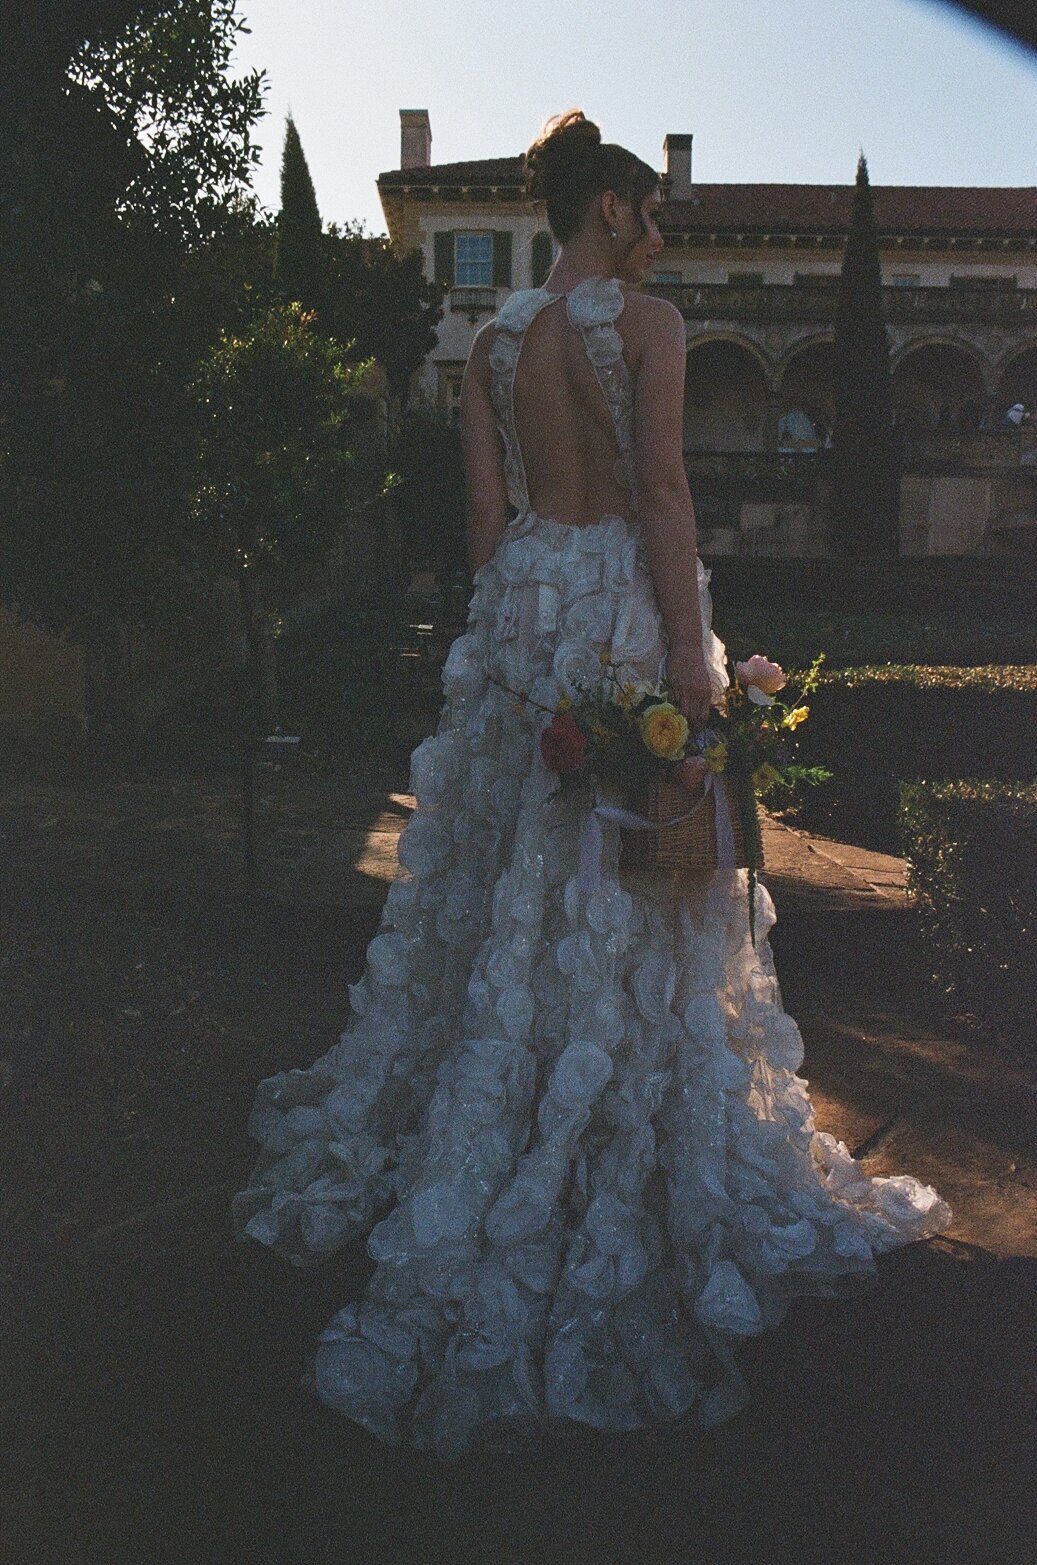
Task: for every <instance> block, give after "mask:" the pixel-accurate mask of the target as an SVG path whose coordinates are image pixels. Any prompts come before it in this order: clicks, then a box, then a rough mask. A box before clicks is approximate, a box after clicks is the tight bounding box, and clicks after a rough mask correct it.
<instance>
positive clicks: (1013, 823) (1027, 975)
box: [899, 778, 1037, 1044]
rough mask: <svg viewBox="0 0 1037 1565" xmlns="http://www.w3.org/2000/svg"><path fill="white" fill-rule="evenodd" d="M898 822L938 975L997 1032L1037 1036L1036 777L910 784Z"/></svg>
mask: <svg viewBox="0 0 1037 1565" xmlns="http://www.w3.org/2000/svg"><path fill="white" fill-rule="evenodd" d="M899 826H900V832H901V840H902V846H903V851H904V853H905V855H906V857H907V861H908V884H909V887H910V889H911V891H912V892H913V894H914V896H915V898H916V899H917V906H918V909H919V923H920V931H919V932H920V935H921V938H922V941H923V945H924V949H925V951H926V953H927V956H928V961H929V967H930V972H931V974H932V977H933V979H934V980H935V982H937V983H938V984H939V986H940V987H941V988H942V989H943V991H944V992H945V994H947V995H948V996H951V997H953V999H954V1000H955V1001H956V1002H957V1003H959V1004H960V1005H962V1006H964V1007H965V1008H967V1009H968V1010H970V1011H972V1012H974V1013H975V1014H976V1015H977V1016H978V1017H979V1018H980V1019H981V1020H982V1021H983V1022H985V1023H986V1024H988V1025H990V1026H992V1027H994V1028H995V1029H996V1030H997V1031H1002V1032H1004V1031H1009V1032H1011V1033H1012V1034H1014V1035H1015V1037H1016V1038H1018V1039H1019V1040H1021V1041H1023V1042H1026V1043H1029V1044H1034V1043H1035V1042H1037V960H1035V956H1037V941H1035V935H1037V783H1033V782H1028V783H1013V782H1001V781H997V780H992V779H989V778H963V779H959V780H957V781H953V782H941V783H931V782H906V783H903V784H902V785H901V788H900V809H899Z"/></svg>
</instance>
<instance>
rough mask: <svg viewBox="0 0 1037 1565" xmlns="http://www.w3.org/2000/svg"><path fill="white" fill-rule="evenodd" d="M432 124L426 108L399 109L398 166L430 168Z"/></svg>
mask: <svg viewBox="0 0 1037 1565" xmlns="http://www.w3.org/2000/svg"><path fill="white" fill-rule="evenodd" d="M431 165H432V126H431V125H430V124H429V117H428V109H401V110H400V167H401V168H430V167H431Z"/></svg>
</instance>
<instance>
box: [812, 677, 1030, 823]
mask: <svg viewBox="0 0 1037 1565" xmlns="http://www.w3.org/2000/svg"><path fill="white" fill-rule="evenodd" d="M797 737H798V738H799V740H800V744H799V756H800V759H801V760H802V761H803V762H804V763H805V764H807V765H811V764H813V765H818V764H822V765H825V766H828V767H830V768H831V770H832V772H833V773H834V776H833V778H832V780H831V782H829V783H826V784H824V785H823V786H822V787H820V788H813V789H811V790H809V792H804V794H803V797H802V800H801V803H800V806H799V819H800V820H801V821H802V823H803V824H804V825H805V826H808V827H812V828H813V829H815V830H820V831H829V832H832V833H833V834H834V835H841V836H844V837H846V839H847V840H849V841H857V842H861V843H862V844H864V845H866V846H869V847H874V848H877V849H879V850H880V851H884V852H888V853H895V852H898V851H899V848H898V843H899V831H898V825H897V812H898V805H899V797H898V786H899V783H900V782H901V781H907V780H909V779H912V778H924V779H926V780H928V781H930V782H935V781H940V780H941V779H946V780H951V779H954V778H960V777H969V776H976V777H986V778H988V779H999V780H1003V781H1011V780H1014V779H1017V778H1028V777H1034V776H1037V665H1034V664H1021V665H1017V666H1008V667H1005V666H1000V665H987V666H985V667H980V668H957V667H913V666H911V665H904V664H884V665H880V666H871V667H868V666H866V667H862V668H848V669H828V670H822V672H821V675H820V681H819V684H818V688H817V689H816V690H815V691H814V692H813V694H812V695H811V697H810V721H809V722H808V723H805V724H804V725H803V727H802V728H801V729H800V730H799V731H798V735H797Z"/></svg>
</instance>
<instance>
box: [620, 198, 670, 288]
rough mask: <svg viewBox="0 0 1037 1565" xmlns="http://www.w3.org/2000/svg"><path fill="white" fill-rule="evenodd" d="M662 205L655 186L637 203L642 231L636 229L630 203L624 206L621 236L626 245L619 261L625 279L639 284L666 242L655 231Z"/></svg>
mask: <svg viewBox="0 0 1037 1565" xmlns="http://www.w3.org/2000/svg"><path fill="white" fill-rule="evenodd" d="M662 204H663V198H662V191H661V190H660V189H659V187H658V186H656V188H655V189H654V190H652V191H650V192H649V194H648V195H647V196H645V198H644V200H643V201H642V202H641V208H640V211H641V217H642V219H643V221H644V233H641V231H640V225H639V224H638V221H637V216H636V214H635V211H634V208H633V206H631V205H626V206H625V207H624V218H623V229H622V230H621V238H625V239H626V242H627V246H628V247H629V248H627V250H626V254H625V256H624V259H623V263H622V266H623V271H622V275H623V278H624V281H626V282H630V283H641V282H644V281H645V279H646V278H648V277H650V276H651V273H652V267H653V266H654V264H655V257H656V256H657V255H658V253H659V251H660V250H661V249H662V248H663V245H664V244H665V242H666V241H665V240H664V239H663V236H662V234H661V233H660V232H659V211H660V208H661V207H662ZM632 241H633V242H632Z"/></svg>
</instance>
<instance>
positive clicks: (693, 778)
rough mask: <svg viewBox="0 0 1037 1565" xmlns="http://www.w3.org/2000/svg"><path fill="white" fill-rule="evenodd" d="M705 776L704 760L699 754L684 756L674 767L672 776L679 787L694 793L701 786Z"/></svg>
mask: <svg viewBox="0 0 1037 1565" xmlns="http://www.w3.org/2000/svg"><path fill="white" fill-rule="evenodd" d="M705 776H706V761H705V757H704V756H701V755H688V756H685V758H684V760H683V761H680V762H679V763H678V764H677V766H675V767H674V778H675V780H676V782H677V783H678V784H679V786H680V787H681V788H684V789H685V790H686V791H687V792H688V793H694V792H695V791H696V789H698V788H700V787H701V786H702V783H703V781H704V780H705Z"/></svg>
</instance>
